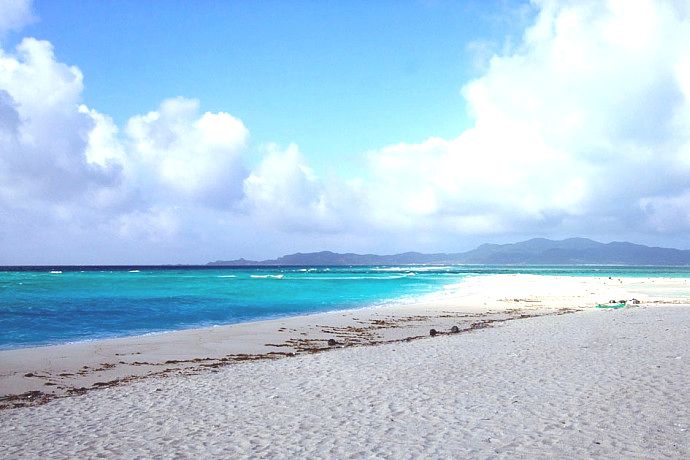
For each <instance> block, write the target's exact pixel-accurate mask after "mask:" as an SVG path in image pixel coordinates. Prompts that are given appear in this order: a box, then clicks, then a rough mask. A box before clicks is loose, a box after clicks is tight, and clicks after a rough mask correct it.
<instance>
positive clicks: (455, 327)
mask: <svg viewBox="0 0 690 460" xmlns="http://www.w3.org/2000/svg"><path fill="white" fill-rule="evenodd" d="M450 332H451V333H452V334H457V333H458V332H460V328H459V327H457V326H453V327H451V328H450Z"/></svg>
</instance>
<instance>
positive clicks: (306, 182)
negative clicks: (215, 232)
mask: <svg viewBox="0 0 690 460" xmlns="http://www.w3.org/2000/svg"><path fill="white" fill-rule="evenodd" d="M265 150H266V152H265V155H264V157H263V159H262V161H261V162H260V163H259V165H258V166H257V167H256V168H255V169H254V170H253V171H252V173H251V174H250V175H249V177H247V178H246V179H245V181H244V194H245V202H244V204H245V210H246V211H247V212H249V213H251V214H253V215H255V216H256V217H257V218H259V219H261V220H262V221H264V222H267V223H269V224H272V225H277V226H279V227H283V228H284V229H286V230H289V231H307V232H318V231H334V230H337V229H339V228H340V226H341V224H342V222H341V220H340V216H339V215H338V214H337V213H336V212H335V211H334V210H333V209H332V207H331V202H330V197H329V194H328V189H327V187H326V186H325V185H323V184H322V183H321V181H319V180H318V178H317V177H316V175H315V174H314V171H312V169H311V168H309V167H308V166H307V165H306V162H305V160H304V158H303V157H302V155H301V154H300V152H299V148H298V147H297V145H295V144H291V145H289V146H288V147H287V149H285V150H281V149H280V148H279V147H278V146H277V145H274V144H269V145H267V146H265Z"/></svg>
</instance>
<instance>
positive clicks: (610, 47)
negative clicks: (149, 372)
mask: <svg viewBox="0 0 690 460" xmlns="http://www.w3.org/2000/svg"><path fill="white" fill-rule="evenodd" d="M8 5H10V6H17V5H19V7H20V8H19V9H17V10H16V11H20V10H21V11H25V12H27V11H28V13H27V14H29V16H30V8H29V5H30V4H29V2H23V3H7V2H2V1H1V0H0V18H2V17H3V15H2V14H1V13H2V12H3V10H2V8H5V11H8V10H7V8H9V7H8ZM22 5H24V6H25V7H26V8H24V10H22V9H21V8H22ZM535 6H536V7H537V8H538V9H539V14H538V15H537V16H536V19H535V22H534V24H533V25H532V26H530V27H529V28H528V29H527V30H526V31H525V33H524V35H523V37H522V40H521V41H519V42H518V43H511V44H510V46H506V47H504V48H503V50H504V51H502V52H501V53H499V54H496V55H493V56H491V57H490V59H488V61H487V62H486V63H485V66H483V67H482V68H483V69H485V70H484V73H483V74H482V75H481V76H480V77H479V78H477V79H476V80H474V81H471V82H469V83H467V84H466V85H465V86H464V87H463V89H462V92H463V95H464V96H465V98H466V101H467V107H468V110H469V112H470V113H471V114H472V117H473V120H474V123H473V126H472V127H471V128H469V129H467V130H465V131H464V132H460V133H459V134H458V136H457V137H455V138H453V139H440V138H435V137H431V138H429V139H428V140H426V141H424V142H422V143H419V144H396V145H390V146H386V147H383V148H380V149H377V150H373V151H370V152H367V153H366V154H365V156H364V157H365V158H364V160H365V167H364V172H363V173H362V174H361V175H360V176H359V177H320V176H319V175H318V172H317V171H314V170H313V169H312V168H310V167H309V163H308V161H307V158H305V157H304V156H303V155H302V154H301V153H300V151H299V148H298V147H297V145H294V144H291V145H289V146H288V147H287V148H280V147H278V146H276V145H273V144H268V145H266V146H264V147H263V148H262V149H260V150H261V152H260V153H261V154H262V156H261V158H260V159H259V160H258V162H257V165H256V166H255V167H253V168H250V167H248V166H247V165H248V164H249V163H250V162H248V160H247V157H248V156H249V155H250V154H251V150H252V148H251V146H249V131H248V130H247V128H246V127H245V126H244V124H243V123H242V121H240V120H239V119H237V118H235V117H233V116H232V115H230V114H228V113H225V112H219V113H210V112H206V113H202V112H201V111H200V103H199V102H198V101H196V100H193V99H186V98H182V97H178V98H171V99H166V100H164V101H163V102H162V103H161V104H160V106H159V107H158V108H156V109H155V110H153V111H151V112H148V113H145V114H141V115H135V116H133V117H132V118H130V120H129V121H128V122H127V123H126V124H125V126H122V127H118V126H117V125H116V124H115V123H114V122H113V120H112V119H111V118H110V117H109V116H107V115H106V114H102V113H100V112H98V111H97V110H95V109H93V108H89V107H86V106H85V105H84V104H83V101H82V91H83V76H82V73H81V71H80V70H79V69H78V68H76V67H74V66H69V65H66V64H63V63H61V62H59V61H58V60H57V59H56V58H55V56H54V54H53V49H52V45H51V44H50V43H49V42H46V41H40V40H35V39H32V38H27V39H25V40H23V41H22V42H21V43H20V44H19V45H18V46H17V48H16V50H15V51H13V52H7V51H5V50H1V49H0V214H1V215H2V219H0V220H1V222H0V236H2V238H3V240H4V241H13V242H14V243H16V244H17V248H18V249H16V251H15V252H14V253H12V252H11V251H10V250H9V249H8V248H3V250H5V249H7V251H3V252H6V254H9V255H6V256H5V257H9V258H8V259H7V260H0V262H6V263H7V262H21V260H20V259H17V258H16V257H14V258H13V259H11V257H13V255H12V254H14V255H15V256H16V254H20V253H21V252H20V251H27V250H28V251H30V250H34V251H38V252H36V254H39V253H40V251H42V249H32V248H35V247H39V246H37V245H38V244H39V243H40V241H43V240H44V239H45V238H44V236H45V235H50V232H47V230H45V229H46V228H55V229H59V230H60V233H61V234H64V235H65V236H64V237H62V241H63V242H64V243H65V244H66V245H67V244H71V246H69V247H72V248H74V249H75V250H78V249H79V245H78V244H74V241H75V240H79V239H84V240H85V241H86V240H88V241H91V243H90V244H92V246H93V247H98V246H99V244H101V243H103V242H107V243H108V245H109V246H112V248H111V249H109V251H110V253H111V254H112V257H117V254H118V249H117V248H119V249H120V250H122V254H128V255H129V256H130V257H132V256H136V255H138V254H141V257H142V259H141V260H139V261H147V260H146V254H158V256H157V257H166V254H169V253H170V252H171V251H173V250H174V251H183V252H180V253H179V254H181V255H180V256H179V257H182V258H183V260H186V261H198V260H196V259H195V254H197V253H200V252H199V251H203V250H207V251H208V250H209V249H208V248H216V250H218V251H221V250H223V248H226V247H230V246H233V245H234V246H236V247H238V248H241V247H243V246H244V245H245V244H246V245H249V246H251V247H253V248H258V249H256V250H257V251H260V250H263V251H266V252H267V253H264V254H263V256H270V255H275V252H281V251H290V250H291V249H292V248H293V246H292V243H291V242H292V241H299V244H300V245H301V246H300V249H303V250H309V249H321V248H328V249H341V250H359V249H361V248H363V247H365V246H366V247H367V248H368V249H371V250H374V251H379V249H380V248H385V249H381V250H407V249H422V248H425V249H439V250H444V249H448V250H452V249H455V242H454V241H453V240H452V237H454V236H458V235H463V236H464V237H466V238H467V237H468V236H469V235H481V236H480V237H479V239H492V238H494V237H495V238H501V237H505V236H506V235H535V234H541V235H545V236H566V235H568V236H569V235H575V234H581V235H587V236H595V237H596V236H597V235H599V234H601V235H604V234H607V235H611V234H621V233H625V234H626V235H632V234H638V235H639V234H646V235H667V236H673V235H678V234H683V232H687V231H688V230H690V217H688V216H689V215H688V211H687V209H690V208H688V206H689V205H690V201H689V198H688V197H690V57H689V56H690V7H688V5H687V3H682V2H672V1H651V0H649V1H644V0H640V1H636V2H623V1H620V0H618V1H616V0H610V1H556V0H543V1H538V2H535ZM29 16H27V15H26V14H24V13H22V14H19V13H17V14H16V15H15V16H12V17H14V18H19V19H12V20H11V21H10V20H9V19H7V18H9V17H10V16H5V17H4V18H5V19H4V20H5V22H1V21H0V33H1V32H2V29H3V27H4V28H5V30H9V29H10V28H13V29H15V30H16V29H17V28H19V27H20V26H21V24H22V23H25V22H26V21H27V20H29V19H27V18H29ZM22 18H23V19H22ZM7 24H9V25H7ZM430 134H433V133H430ZM335 161H338V160H337V159H336V160H335ZM336 169H337V168H336ZM38 228H41V229H42V230H40V231H39V230H35V229H38ZM32 229H34V230H32ZM32 232H33V233H32ZM636 232H637V233H636ZM28 234H33V235H34V237H32V238H24V236H25V235H28ZM285 234H289V235H290V236H289V238H283V237H282V236H281V235H285ZM37 235H40V238H39V237H38V236H37ZM487 235H491V236H487ZM264 237H266V238H268V240H270V241H271V244H272V245H276V246H275V249H274V248H273V247H271V248H266V247H265V246H266V245H265V244H264V243H263V238H264ZM24 240H26V241H27V242H28V243H26V245H21V244H20V243H21V241H24ZM200 241H203V248H205V249H200V246H199V242H200ZM44 244H45V243H44ZM320 244H328V245H331V246H327V247H324V246H318V245H320ZM350 244H351V246H349V245H350ZM58 245H59V244H58ZM280 245H282V246H280ZM338 245H340V246H338ZM358 245H360V246H358ZM249 246H248V247H249ZM113 248H115V249H113ZM55 251H57V250H55ZM147 251H148V252H147ZM184 251H186V252H184ZM237 251H239V253H237V256H240V255H251V254H245V253H242V252H241V249H237ZM55 254H57V252H55ZM175 254H178V253H177V252H175ZM204 254H206V253H205V252H204ZM225 255H226V254H225V253H222V254H221V253H218V254H217V257H223V256H225ZM175 257H177V256H175ZM156 260H157V261H163V262H164V261H166V260H161V259H160V258H159V259H156ZM117 261H119V262H124V260H117ZM131 261H132V262H134V260H131ZM169 261H177V260H172V259H171V260H169ZM77 262H78V261H77Z"/></svg>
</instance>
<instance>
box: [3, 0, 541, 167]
mask: <svg viewBox="0 0 690 460" xmlns="http://www.w3.org/2000/svg"><path fill="white" fill-rule="evenodd" d="M34 12H35V15H36V16H37V17H38V20H37V21H36V22H34V23H33V24H31V25H29V26H28V27H26V28H25V29H24V30H23V31H22V33H21V34H18V35H15V36H14V37H13V38H15V40H16V39H17V38H19V37H21V36H25V35H31V36H35V37H37V38H41V39H46V40H49V41H50V42H51V43H52V44H53V45H54V47H55V50H56V56H57V58H58V59H59V60H60V61H63V62H65V63H69V64H71V65H76V66H78V67H79V68H80V69H81V70H82V72H83V73H84V76H85V80H84V92H83V99H84V102H85V103H86V104H87V105H89V106H91V107H95V108H98V110H99V111H102V112H105V113H107V114H109V115H110V116H112V117H113V119H114V120H115V122H117V123H118V124H121V123H124V122H125V121H126V120H127V119H128V118H129V117H130V116H132V115H133V114H136V113H142V112H144V111H149V110H154V109H155V108H156V107H157V106H158V104H159V103H160V101H161V100H163V99H165V98H168V97H172V96H186V97H193V98H196V99H198V100H199V101H200V103H201V106H202V110H208V111H211V112H217V111H228V112H230V113H232V114H233V115H234V116H236V117H238V118H240V119H241V120H242V121H243V122H244V123H245V124H246V125H247V126H248V127H250V129H251V132H252V142H254V143H262V142H269V141H270V142H277V143H279V144H287V143H290V142H297V143H299V145H300V148H301V150H302V152H303V153H304V154H305V155H306V156H308V157H309V159H310V160H311V161H313V162H315V163H318V166H319V167H328V164H329V162H330V161H331V159H332V158H333V157H338V158H353V157H355V156H356V155H357V154H359V153H361V152H363V151H366V150H369V149H373V148H378V147H382V146H385V145H388V144H393V143H396V142H421V141H423V140H424V139H426V138H428V137H429V136H430V135H435V136H441V137H451V136H454V135H456V134H457V133H458V132H459V131H460V130H461V129H462V128H465V127H466V126H467V125H468V120H467V116H466V107H465V102H464V99H463V98H462V95H461V94H460V89H461V87H462V85H463V83H464V82H466V81H467V80H469V79H470V78H472V77H474V76H476V75H477V74H478V72H479V69H478V68H477V65H479V61H480V60H481V57H480V56H479V54H480V53H481V51H480V50H477V49H475V48H473V47H472V46H471V44H472V43H476V44H477V45H479V44H480V43H482V44H483V45H484V46H487V47H488V46H494V47H500V46H502V45H503V43H504V41H505V39H506V36H508V35H510V34H518V35H519V34H520V33H521V31H522V28H523V27H524V25H525V23H526V19H527V18H528V17H529V15H530V13H532V12H533V8H531V7H530V6H529V5H528V4H525V3H524V2H508V1H476V0H475V1H468V2H445V1H438V2H433V1H430V2H425V1H409V2H387V1H381V2H365V1H352V2H308V1H305V2H283V1H266V2H263V1H261V2H216V1H198V2H183V1H176V2H162V1H152V2H141V1H102V2H101V1H99V2H83V1H60V2H55V1H37V2H35V4H34Z"/></svg>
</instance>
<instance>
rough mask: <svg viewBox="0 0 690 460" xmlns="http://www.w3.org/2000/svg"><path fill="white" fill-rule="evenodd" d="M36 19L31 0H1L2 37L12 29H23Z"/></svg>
mask: <svg viewBox="0 0 690 460" xmlns="http://www.w3.org/2000/svg"><path fill="white" fill-rule="evenodd" d="M34 20H35V18H34V15H33V14H32V13H31V0H0V38H2V36H3V35H5V34H6V33H7V32H9V31H11V30H14V31H18V30H21V29H22V28H23V27H24V26H26V25H27V24H30V23H31V22H33V21H34Z"/></svg>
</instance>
